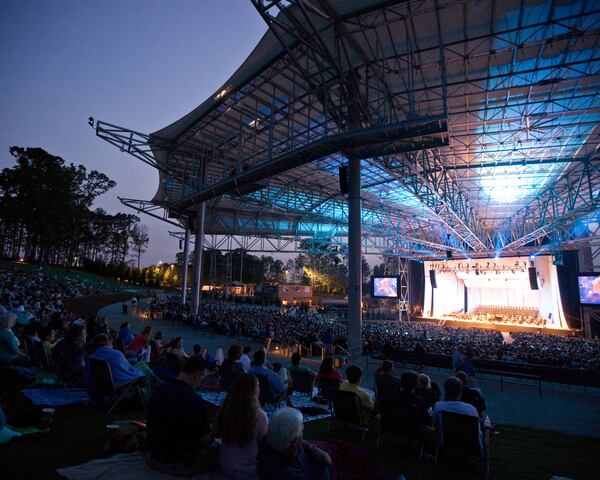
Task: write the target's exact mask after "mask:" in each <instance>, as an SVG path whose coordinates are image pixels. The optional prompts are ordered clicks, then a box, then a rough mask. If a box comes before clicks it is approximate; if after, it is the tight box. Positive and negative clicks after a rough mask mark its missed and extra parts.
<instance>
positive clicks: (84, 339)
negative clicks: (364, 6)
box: [0, 272, 600, 480]
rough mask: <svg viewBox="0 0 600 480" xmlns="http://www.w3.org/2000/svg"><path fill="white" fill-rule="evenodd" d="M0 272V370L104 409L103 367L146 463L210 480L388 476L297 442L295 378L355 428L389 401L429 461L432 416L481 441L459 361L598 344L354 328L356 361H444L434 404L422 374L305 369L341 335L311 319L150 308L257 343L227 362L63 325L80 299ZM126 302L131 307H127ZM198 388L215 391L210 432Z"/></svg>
mask: <svg viewBox="0 0 600 480" xmlns="http://www.w3.org/2000/svg"><path fill="white" fill-rule="evenodd" d="M0 273H1V275H0V287H1V288H0V305H1V307H0V364H1V365H2V367H9V368H14V369H15V371H16V372H18V373H22V372H23V371H26V370H27V369H34V368H38V369H39V368H41V369H44V370H45V371H47V372H52V373H54V374H56V376H57V378H58V379H59V380H60V381H62V382H64V383H66V384H67V385H71V386H85V387H86V388H87V390H88V392H89V395H90V399H91V400H92V402H94V403H100V404H104V403H105V402H106V401H107V400H108V399H106V398H105V392H104V391H102V389H101V388H100V387H101V385H100V382H99V380H98V378H97V376H96V375H97V371H96V370H95V368H96V366H97V365H107V366H108V368H109V369H110V372H111V378H112V382H113V387H114V388H115V389H122V390H123V392H125V393H126V392H127V391H129V389H130V387H135V388H132V389H131V395H130V396H131V397H132V398H133V396H134V395H133V394H134V393H137V394H138V395H139V397H140V401H141V404H143V405H147V440H148V450H149V451H148V461H149V464H150V466H151V467H152V468H154V469H156V470H159V471H162V472H168V473H172V474H176V475H184V476H190V475H194V474H197V473H202V472H208V471H211V472H217V475H221V476H223V478H236V479H252V480H256V479H259V478H260V479H266V480H271V479H272V480H275V479H279V478H290V479H299V480H305V479H314V478H316V479H330V478H340V477H341V478H344V475H346V474H348V472H352V474H353V475H354V477H353V478H358V477H357V475H359V476H361V475H362V477H363V478H373V479H379V478H381V479H386V478H389V477H388V476H387V475H386V474H385V473H382V472H381V471H380V470H379V468H378V467H377V465H375V464H374V463H373V462H372V460H371V459H370V458H369V456H368V455H367V454H365V453H364V452H363V451H361V450H358V449H355V448H354V447H351V446H349V445H347V444H343V443H341V442H338V441H336V440H327V441H320V442H311V441H307V440H305V439H304V438H303V414H302V413H301V411H300V410H298V409H297V408H294V402H293V395H292V393H293V392H294V390H296V389H299V388H300V383H302V382H299V379H301V378H304V379H305V380H306V379H308V383H307V384H308V392H309V394H311V392H312V387H313V385H314V387H316V392H317V394H316V397H315V398H316V400H318V401H323V402H329V401H333V405H335V396H336V393H335V392H336V391H339V392H340V394H342V393H343V394H346V395H350V394H352V395H355V396H356V399H357V405H358V406H359V417H360V422H361V423H362V424H364V425H369V424H371V423H373V422H374V421H381V422H385V416H386V408H387V407H386V405H389V404H390V402H392V404H393V405H394V408H395V409H398V408H400V409H406V411H411V412H414V418H413V419H412V420H413V421H412V422H411V424H410V425H411V427H410V428H411V431H410V432H408V435H414V438H413V437H411V438H410V439H411V440H415V439H422V442H423V444H424V445H425V449H426V450H429V452H430V453H432V451H433V449H434V448H435V445H438V446H440V445H441V446H443V443H444V439H443V432H444V428H443V425H442V418H443V416H444V415H445V414H459V415H464V416H468V417H472V418H476V419H477V425H478V428H479V436H480V442H483V440H482V438H483V431H484V427H485V424H486V423H485V422H486V419H487V416H486V412H487V405H486V401H485V398H484V395H483V393H482V391H481V390H480V389H478V388H477V385H476V384H475V383H474V371H473V370H472V368H473V367H472V364H471V359H472V358H491V359H505V360H512V359H518V360H524V361H528V362H532V363H549V364H559V365H569V366H573V367H578V368H598V360H599V358H600V355H599V353H600V350H599V345H598V344H597V343H595V342H586V341H582V340H581V339H576V338H570V337H553V336H549V335H539V334H528V333H517V334H514V335H513V338H514V341H513V342H512V343H511V344H507V343H505V342H504V341H503V337H502V335H501V334H500V333H499V332H495V331H489V330H476V329H456V328H451V327H444V326H440V325H433V324H422V323H416V322H366V323H365V325H364V329H363V346H364V350H365V351H366V352H375V351H386V350H387V351H388V352H393V351H394V350H397V351H402V352H417V353H421V354H424V353H425V352H430V353H440V354H446V355H451V356H452V364H453V367H454V375H452V376H450V377H449V378H448V379H447V380H446V381H445V382H444V385H443V393H442V389H441V388H440V387H439V386H438V385H436V384H435V383H433V382H432V381H431V379H430V378H429V377H428V376H427V375H426V374H423V373H421V374H419V373H416V372H413V371H406V372H403V373H402V374H401V375H399V376H396V375H395V373H394V365H393V363H392V362H390V361H388V360H385V361H383V362H382V364H381V366H380V367H379V368H378V369H377V371H376V372H375V374H374V387H375V388H374V390H370V389H368V388H365V387H364V386H363V378H364V375H363V371H362V369H361V368H360V367H359V366H358V365H355V364H349V365H346V366H345V367H344V368H343V371H341V370H339V369H338V368H336V362H335V357H334V356H332V355H326V356H325V357H324V359H323V361H322V362H321V365H320V366H319V368H318V370H317V371H313V370H312V369H311V368H310V367H308V366H306V365H303V364H302V358H301V355H300V354H299V353H298V350H299V345H304V346H306V345H311V344H320V345H322V346H324V348H325V350H326V351H327V352H328V353H333V351H330V349H329V347H331V346H333V345H335V344H342V345H344V344H345V336H346V328H347V326H346V324H345V323H343V322H339V321H334V320H331V319H327V318H325V317H322V316H320V315H318V314H316V313H314V312H310V311H308V312H307V311H305V310H300V309H295V308H288V309H283V308H281V307H279V306H259V305H248V304H238V303H233V302H224V301H219V300H208V301H204V302H203V303H202V309H201V312H200V315H199V316H198V317H195V316H192V315H190V312H189V309H188V308H187V307H186V306H181V305H180V304H179V303H178V302H177V301H176V300H175V299H168V298H161V299H158V298H154V299H153V301H152V302H151V305H152V306H151V308H150V312H149V316H150V317H154V318H159V317H162V318H165V317H168V319H169V320H173V321H181V322H188V323H191V324H193V325H199V324H201V325H204V326H210V327H211V328H214V329H216V330H217V331H219V332H221V333H223V334H227V335H231V336H233V337H236V338H239V337H248V338H256V339H260V340H261V342H263V345H264V346H263V347H261V348H258V349H256V348H255V349H252V348H251V347H250V346H246V347H243V346H242V345H239V344H234V345H231V346H230V347H229V349H228V350H227V352H226V354H224V352H223V351H222V350H221V349H218V350H217V351H216V352H214V356H211V355H210V354H209V352H208V351H207V349H206V348H204V347H203V346H201V345H193V347H192V348H190V346H189V345H186V344H185V340H184V338H183V337H175V338H171V339H169V340H167V339H165V338H164V335H163V333H162V331H160V330H156V329H155V324H153V323H152V322H148V323H145V325H143V326H142V328H141V329H140V330H139V331H132V326H131V323H130V322H128V321H126V320H125V321H123V322H122V323H121V324H120V327H119V328H118V329H117V328H110V326H109V324H108V322H107V321H106V319H105V318H102V317H98V316H93V317H90V318H87V319H83V318H75V317H72V316H71V315H69V314H68V312H67V311H66V309H65V307H64V305H63V304H62V299H63V298H64V297H65V296H69V295H76V294H77V293H80V292H81V291H82V289H81V287H80V286H78V285H76V284H73V283H71V282H67V283H62V282H60V281H54V280H50V279H48V278H47V277H44V276H43V275H42V274H40V273H39V272H36V273H33V274H21V273H17V272H0ZM135 303H136V305H135V306H136V307H137V299H136V302H135ZM136 313H139V312H136ZM113 327H115V325H113ZM272 341H273V342H276V343H278V342H281V343H285V344H288V345H292V346H295V348H294V349H295V350H296V351H295V352H294V353H293V354H292V355H291V356H290V358H289V361H287V362H286V363H287V365H283V364H281V363H277V362H275V361H273V360H272V358H269V356H268V353H269V349H270V348H271V342H272ZM42 358H43V359H44V361H41V359H42ZM270 360H271V361H270ZM198 389H204V390H215V389H216V390H218V391H220V392H224V393H225V396H224V400H223V404H222V406H221V408H220V409H219V413H218V417H217V420H216V422H215V423H214V425H213V424H211V422H210V421H209V416H208V412H207V408H206V403H205V402H204V401H203V400H202V397H201V396H200V395H198V392H197V390H198ZM302 390H303V391H306V388H305V386H304V387H302ZM298 391H300V390H298ZM311 396H312V394H311ZM125 398H126V399H127V397H125ZM266 404H271V405H274V406H276V407H278V408H276V409H275V410H274V412H273V413H272V414H271V415H270V417H267V415H266V413H265V411H264V410H263V407H264V406H265V405H266ZM109 405H110V402H109ZM115 406H116V404H114V405H112V407H111V410H112V409H113V408H115ZM173 406H177V408H173ZM405 433H406V432H405ZM482 445H483V444H482ZM215 478H218V477H215Z"/></svg>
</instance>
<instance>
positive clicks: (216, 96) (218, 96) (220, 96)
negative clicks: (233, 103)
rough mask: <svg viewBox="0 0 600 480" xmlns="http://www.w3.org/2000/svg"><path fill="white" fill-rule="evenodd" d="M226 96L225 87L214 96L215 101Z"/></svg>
mask: <svg viewBox="0 0 600 480" xmlns="http://www.w3.org/2000/svg"><path fill="white" fill-rule="evenodd" d="M226 94H227V87H225V88H224V89H223V90H221V91H220V92H219V93H217V94H216V95H215V100H221V99H222V98H223V97H224V96H225V95H226Z"/></svg>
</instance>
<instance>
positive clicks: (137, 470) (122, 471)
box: [56, 452, 224, 480]
mask: <svg viewBox="0 0 600 480" xmlns="http://www.w3.org/2000/svg"><path fill="white" fill-rule="evenodd" d="M56 471H57V473H58V474H59V475H62V476H63V477H66V478H68V479H69V480H115V479H118V480H139V479H141V478H143V479H144V480H145V479H150V480H177V479H179V480H181V478H182V477H178V476H175V475H170V474H168V473H163V472H158V471H156V470H153V469H152V468H151V467H150V466H149V465H148V463H147V462H146V455H145V454H144V453H142V452H134V453H123V454H119V455H115V456H113V457H109V458H101V459H99V460H92V461H91V462H87V463H84V464H83V465H76V466H73V467H65V468H59V469H57V470H56ZM194 478H195V479H196V480H224V477H223V476H221V475H219V474H218V473H212V474H203V475H198V476H196V477H194Z"/></svg>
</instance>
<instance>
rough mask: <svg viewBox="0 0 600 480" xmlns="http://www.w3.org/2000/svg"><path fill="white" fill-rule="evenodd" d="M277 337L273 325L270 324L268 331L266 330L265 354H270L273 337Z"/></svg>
mask: <svg viewBox="0 0 600 480" xmlns="http://www.w3.org/2000/svg"><path fill="white" fill-rule="evenodd" d="M274 336H275V332H273V325H272V324H269V325H268V326H267V329H266V330H265V352H267V353H269V349H270V348H271V342H272V341H273V337H274Z"/></svg>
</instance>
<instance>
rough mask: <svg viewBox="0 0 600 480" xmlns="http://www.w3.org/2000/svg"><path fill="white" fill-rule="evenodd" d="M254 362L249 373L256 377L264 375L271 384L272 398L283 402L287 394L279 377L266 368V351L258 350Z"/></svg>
mask: <svg viewBox="0 0 600 480" xmlns="http://www.w3.org/2000/svg"><path fill="white" fill-rule="evenodd" d="M253 358H254V360H253V361H252V366H251V367H250V370H249V371H248V373H254V374H255V375H262V376H263V377H267V380H268V383H269V389H270V390H271V396H272V397H273V399H274V400H275V402H277V401H278V400H281V399H282V398H283V397H284V396H285V394H286V393H287V392H286V391H285V390H284V388H283V382H282V381H281V379H280V378H279V376H278V375H277V374H276V373H275V372H274V371H273V370H271V369H269V368H267V367H265V351H264V350H257V351H256V353H255V354H254V357H253Z"/></svg>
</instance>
